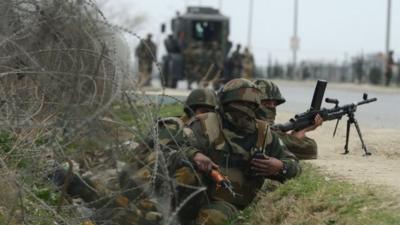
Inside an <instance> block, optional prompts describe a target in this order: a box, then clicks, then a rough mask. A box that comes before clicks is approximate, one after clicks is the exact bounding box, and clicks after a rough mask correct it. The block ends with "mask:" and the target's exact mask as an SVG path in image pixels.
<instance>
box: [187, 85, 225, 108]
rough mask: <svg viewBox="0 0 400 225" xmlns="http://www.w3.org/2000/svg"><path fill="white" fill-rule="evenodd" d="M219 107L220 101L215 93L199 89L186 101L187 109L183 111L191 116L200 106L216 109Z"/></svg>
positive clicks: (206, 89) (191, 93)
mask: <svg viewBox="0 0 400 225" xmlns="http://www.w3.org/2000/svg"><path fill="white" fill-rule="evenodd" d="M217 105H218V99H217V95H216V94H215V92H214V91H213V90H211V89H208V88H199V89H195V90H193V91H192V92H190V94H189V96H188V97H187V99H186V102H185V107H184V109H183V111H184V112H185V113H186V114H188V115H191V114H192V113H193V111H194V109H195V108H196V107H198V106H206V107H211V108H216V107H217Z"/></svg>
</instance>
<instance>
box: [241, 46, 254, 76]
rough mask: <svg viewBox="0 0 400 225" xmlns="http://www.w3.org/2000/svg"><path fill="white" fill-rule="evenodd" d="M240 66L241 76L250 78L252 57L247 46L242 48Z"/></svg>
mask: <svg viewBox="0 0 400 225" xmlns="http://www.w3.org/2000/svg"><path fill="white" fill-rule="evenodd" d="M242 67H243V73H242V77H243V78H246V79H249V80H251V79H252V78H253V76H254V58H253V54H251V52H250V50H249V48H245V49H244V53H243V61H242Z"/></svg>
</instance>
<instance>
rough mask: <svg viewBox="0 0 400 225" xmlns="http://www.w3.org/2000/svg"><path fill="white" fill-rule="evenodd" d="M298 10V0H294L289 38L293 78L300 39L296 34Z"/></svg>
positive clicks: (295, 73) (295, 72) (294, 76)
mask: <svg viewBox="0 0 400 225" xmlns="http://www.w3.org/2000/svg"><path fill="white" fill-rule="evenodd" d="M298 11H299V5H298V0H294V13H293V36H292V38H291V40H290V47H291V49H292V63H293V74H292V76H293V78H296V75H297V51H298V50H299V47H300V39H299V37H298V34H297V24H298Z"/></svg>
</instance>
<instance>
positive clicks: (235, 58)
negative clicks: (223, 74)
mask: <svg viewBox="0 0 400 225" xmlns="http://www.w3.org/2000/svg"><path fill="white" fill-rule="evenodd" d="M240 47H241V46H240V45H236V50H235V51H234V52H232V55H231V58H230V60H229V61H230V63H229V64H230V67H231V68H230V71H231V74H232V78H238V77H240V76H241V74H242V72H243V71H242V70H243V64H242V61H243V55H242V53H240Z"/></svg>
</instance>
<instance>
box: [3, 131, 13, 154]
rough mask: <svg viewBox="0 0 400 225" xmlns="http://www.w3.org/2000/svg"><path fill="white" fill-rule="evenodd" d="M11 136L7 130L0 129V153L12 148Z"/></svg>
mask: <svg viewBox="0 0 400 225" xmlns="http://www.w3.org/2000/svg"><path fill="white" fill-rule="evenodd" d="M12 142H13V138H12V136H11V134H10V132H8V131H2V130H0V153H7V152H9V151H10V150H11V148H12Z"/></svg>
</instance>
